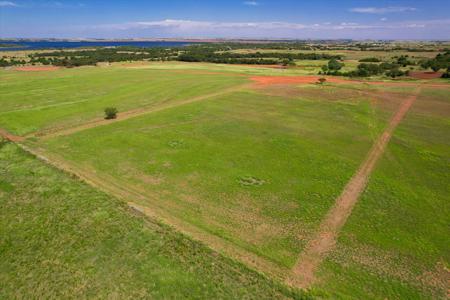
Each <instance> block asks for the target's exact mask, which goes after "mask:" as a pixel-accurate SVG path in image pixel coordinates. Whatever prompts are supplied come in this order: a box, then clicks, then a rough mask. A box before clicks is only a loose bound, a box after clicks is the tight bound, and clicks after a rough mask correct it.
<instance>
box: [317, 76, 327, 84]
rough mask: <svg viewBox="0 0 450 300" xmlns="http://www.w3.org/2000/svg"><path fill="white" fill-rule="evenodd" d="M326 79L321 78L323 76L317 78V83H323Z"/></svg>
mask: <svg viewBox="0 0 450 300" xmlns="http://www.w3.org/2000/svg"><path fill="white" fill-rule="evenodd" d="M326 81H327V79H326V78H323V77H322V78H319V79H317V83H318V84H324V83H325V82H326Z"/></svg>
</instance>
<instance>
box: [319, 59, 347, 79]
mask: <svg viewBox="0 0 450 300" xmlns="http://www.w3.org/2000/svg"><path fill="white" fill-rule="evenodd" d="M343 66H344V64H343V63H341V62H339V61H338V60H337V59H335V58H332V59H330V60H329V61H328V64H326V65H324V66H322V71H323V72H322V71H320V72H319V75H321V74H325V75H341V73H340V72H339V70H340V69H342V67H343Z"/></svg>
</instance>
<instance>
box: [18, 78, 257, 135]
mask: <svg viewBox="0 0 450 300" xmlns="http://www.w3.org/2000/svg"><path fill="white" fill-rule="evenodd" d="M247 86H248V84H243V85H238V86H234V87H231V88H227V89H224V90H221V91H219V92H215V93H210V94H206V95H201V96H197V97H193V98H189V99H186V100H181V101H177V102H173V103H170V102H169V103H163V104H161V105H158V106H154V107H150V108H138V109H133V110H129V111H125V112H122V113H119V114H118V116H117V118H116V119H113V120H105V119H104V118H97V119H94V120H92V121H90V122H87V123H84V124H81V125H78V126H74V127H69V128H59V129H54V130H50V131H40V132H36V133H32V134H29V135H26V136H25V138H30V137H38V138H40V139H43V140H45V139H49V138H54V137H58V136H64V135H70V134H73V133H76V132H79V131H83V130H87V129H90V128H94V127H98V126H103V125H109V124H113V123H116V122H121V121H125V120H128V119H131V118H135V117H139V116H142V115H146V114H149V113H154V112H158V111H162V110H166V109H170V108H174V107H178V106H182V105H185V104H190V103H194V102H199V101H202V100H206V99H209V98H212V97H216V96H221V95H224V94H229V93H232V92H237V91H240V90H242V89H244V88H246V87H247Z"/></svg>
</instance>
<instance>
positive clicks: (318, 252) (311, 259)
mask: <svg viewBox="0 0 450 300" xmlns="http://www.w3.org/2000/svg"><path fill="white" fill-rule="evenodd" d="M419 93H420V88H419V89H418V90H417V91H415V93H414V95H412V96H410V97H409V98H408V99H407V100H405V101H404V102H403V103H402V104H401V106H400V108H399V109H398V110H397V112H396V113H395V115H394V116H393V117H392V119H391V121H390V122H389V125H388V127H387V128H386V129H385V131H384V132H383V133H382V134H381V136H380V137H379V138H378V140H377V141H376V142H375V144H374V145H373V147H372V149H371V150H370V152H369V154H368V156H367V158H366V159H365V160H364V162H363V163H362V165H361V166H360V168H359V170H358V171H357V172H356V174H355V175H354V176H353V177H352V179H351V180H350V182H349V183H348V184H347V185H346V186H345V188H344V190H343V191H342V193H341V195H340V196H339V198H338V199H337V200H336V203H335V205H334V206H333V207H332V208H331V210H330V211H329V212H328V214H327V216H326V217H325V219H324V220H323V221H322V223H321V225H320V227H319V230H318V232H317V233H316V234H315V236H314V237H313V238H312V239H311V240H310V241H309V242H308V244H307V245H306V247H305V250H304V251H303V252H302V253H301V254H300V257H299V259H298V261H297V263H296V265H295V266H294V268H293V269H292V272H291V274H290V276H289V277H288V278H287V283H288V284H290V285H292V286H296V287H301V288H308V287H310V286H311V284H313V283H314V281H315V276H314V274H315V271H316V269H317V268H318V267H319V265H320V264H321V262H322V261H323V259H324V258H325V257H326V255H327V254H328V253H329V252H330V250H332V249H333V247H334V246H335V244H336V239H337V236H338V234H339V231H340V229H341V228H342V227H343V226H344V224H345V222H346V220H347V218H348V217H349V216H350V214H351V212H352V209H353V207H354V206H355V204H356V202H357V201H358V198H359V196H360V195H361V193H362V192H363V191H364V189H365V187H366V185H367V182H368V178H369V176H370V174H371V172H372V171H373V169H374V167H375V164H376V163H377V161H378V160H379V158H380V157H381V156H382V154H383V152H384V150H385V149H386V146H387V144H388V143H389V140H390V139H391V137H392V133H393V132H394V130H395V128H396V127H397V125H398V124H400V122H401V121H402V119H403V118H404V116H405V115H406V113H407V112H408V110H409V109H410V108H411V106H412V105H413V103H414V101H415V100H416V99H417V95H418V94H419Z"/></svg>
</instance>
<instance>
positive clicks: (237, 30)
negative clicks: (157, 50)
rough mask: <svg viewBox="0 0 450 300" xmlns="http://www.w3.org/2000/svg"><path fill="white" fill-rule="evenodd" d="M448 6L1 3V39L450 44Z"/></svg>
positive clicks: (341, 0) (201, 0)
mask: <svg viewBox="0 0 450 300" xmlns="http://www.w3.org/2000/svg"><path fill="white" fill-rule="evenodd" d="M449 11H450V0H426V1H425V0H391V1H385V0H255V1H239V0H170V1H169V0H164V1H163V0H148V1H144V0H136V1H133V0H128V1H126V0H117V1H114V0H74V1H72V0H59V1H47V0H43V1H39V0H10V1H1V0H0V37H3V38H8V37H42V38H44V37H58V38H140V37H192V38H195V37H198V38H297V39H306V38H311V39H319V38H320V39H323V38H353V39H450V17H449V14H448V12H449Z"/></svg>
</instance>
